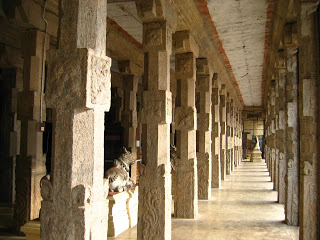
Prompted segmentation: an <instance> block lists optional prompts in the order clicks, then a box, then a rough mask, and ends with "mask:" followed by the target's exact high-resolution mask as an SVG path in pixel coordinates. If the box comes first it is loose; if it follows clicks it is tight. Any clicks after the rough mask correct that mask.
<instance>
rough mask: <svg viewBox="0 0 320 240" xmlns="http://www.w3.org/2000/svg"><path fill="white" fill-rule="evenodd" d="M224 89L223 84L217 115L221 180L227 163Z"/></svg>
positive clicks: (223, 177) (224, 174)
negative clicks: (218, 116) (218, 118)
mask: <svg viewBox="0 0 320 240" xmlns="http://www.w3.org/2000/svg"><path fill="white" fill-rule="evenodd" d="M226 95H227V93H226V87H225V85H224V84H222V85H221V89H220V106H219V115H220V130H221V132H220V165H221V180H225V177H226V173H227V172H226V171H227V170H226V169H227V166H226V165H227V163H226V160H227V159H226V146H227V142H226V136H227V131H226V128H227V124H226V120H227V115H226V114H227V113H226V104H227V101H226V97H227V96H226Z"/></svg>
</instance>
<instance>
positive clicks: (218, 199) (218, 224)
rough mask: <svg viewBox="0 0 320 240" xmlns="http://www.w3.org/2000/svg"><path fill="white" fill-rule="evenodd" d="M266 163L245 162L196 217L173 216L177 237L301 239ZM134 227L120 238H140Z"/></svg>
mask: <svg viewBox="0 0 320 240" xmlns="http://www.w3.org/2000/svg"><path fill="white" fill-rule="evenodd" d="M272 186H273V185H272V182H270V176H269V174H268V172H267V167H266V164H265V163H251V162H242V163H241V165H240V166H239V167H238V168H236V169H235V170H234V171H233V173H232V175H231V176H227V179H226V180H225V181H223V182H222V187H221V189H212V196H213V197H212V198H211V199H210V200H209V201H199V216H198V217H197V218H196V219H195V220H185V219H172V239H173V240H179V239H182V240H189V239H192V240H196V239H199V240H209V239H210V240H218V239H223V240H231V239H237V240H238V239H239V240H240V239H245V240H250V239H254V240H260V239H263V240H264V239H265V240H267V239H276V240H280V239H283V240H284V239H292V240H295V239H298V238H299V237H298V228H297V227H289V226H287V225H286V224H284V223H283V220H284V207H283V205H282V204H279V203H277V202H276V201H277V192H275V191H273V190H272ZM136 233H137V228H136V227H135V228H132V229H130V230H128V231H126V232H124V233H122V234H120V235H119V236H118V237H116V238H108V239H116V240H122V239H123V240H130V239H137V237H136Z"/></svg>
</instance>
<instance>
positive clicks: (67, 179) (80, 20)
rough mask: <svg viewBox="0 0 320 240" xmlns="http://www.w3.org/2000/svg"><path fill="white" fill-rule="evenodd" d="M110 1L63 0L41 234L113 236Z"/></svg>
mask: <svg viewBox="0 0 320 240" xmlns="http://www.w3.org/2000/svg"><path fill="white" fill-rule="evenodd" d="M106 7H107V6H106V1H93V0H90V1H88V0H74V1H69V0H62V1H61V10H62V11H63V13H64V14H63V16H62V17H61V23H60V33H61V34H60V38H59V46H58V49H55V50H52V51H50V52H49V55H48V79H47V92H46V102H47V106H48V107H49V108H52V109H53V161H52V173H51V179H50V180H48V179H47V178H43V179H42V180H41V184H42V188H41V194H42V198H43V201H42V203H41V239H48V240H55V239H68V240H89V239H101V240H102V239H107V230H108V202H107V200H106V197H107V194H108V182H107V180H106V179H104V178H103V174H104V167H103V164H104V159H103V153H104V133H103V132H104V112H105V111H108V110H109V108H110V98H111V81H110V66H111V59H110V58H108V57H106V55H105V49H106Z"/></svg>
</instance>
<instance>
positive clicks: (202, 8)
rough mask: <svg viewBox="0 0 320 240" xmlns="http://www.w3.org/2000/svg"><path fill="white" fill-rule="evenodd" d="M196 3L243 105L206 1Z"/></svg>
mask: <svg viewBox="0 0 320 240" xmlns="http://www.w3.org/2000/svg"><path fill="white" fill-rule="evenodd" d="M195 1H196V3H197V6H198V9H199V12H200V13H201V14H202V16H204V20H205V21H206V22H207V24H208V25H209V26H211V29H212V31H213V37H214V38H215V39H216V40H217V42H218V48H219V52H220V53H221V54H222V56H223V59H224V63H225V64H226V65H227V68H228V69H229V71H230V72H231V75H232V81H233V85H234V86H236V91H237V94H238V96H239V98H240V101H241V103H243V104H244V101H243V98H242V94H241V92H240V88H239V85H238V83H237V80H236V78H235V76H234V73H233V71H232V67H231V64H230V61H229V59H228V56H227V54H226V52H225V50H224V48H223V46H222V42H221V40H220V37H219V34H218V31H217V28H216V26H215V24H214V22H213V20H212V18H211V15H210V12H209V9H208V5H207V0H195Z"/></svg>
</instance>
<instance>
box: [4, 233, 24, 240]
mask: <svg viewBox="0 0 320 240" xmlns="http://www.w3.org/2000/svg"><path fill="white" fill-rule="evenodd" d="M0 240H26V237H24V236H15V235H11V234H9V233H8V234H6V233H0Z"/></svg>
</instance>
